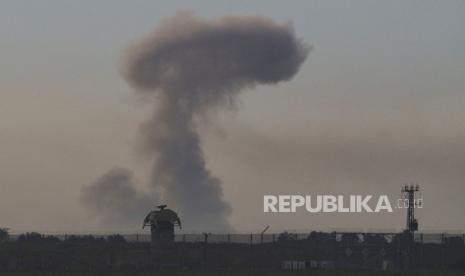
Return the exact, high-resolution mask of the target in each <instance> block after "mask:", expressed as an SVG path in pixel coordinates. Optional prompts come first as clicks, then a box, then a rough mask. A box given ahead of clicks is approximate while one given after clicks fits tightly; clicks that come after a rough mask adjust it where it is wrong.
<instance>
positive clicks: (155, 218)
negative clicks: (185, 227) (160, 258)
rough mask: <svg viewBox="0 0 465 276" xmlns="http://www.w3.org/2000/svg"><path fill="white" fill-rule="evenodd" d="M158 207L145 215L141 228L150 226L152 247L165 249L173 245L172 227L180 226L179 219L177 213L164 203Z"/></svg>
mask: <svg viewBox="0 0 465 276" xmlns="http://www.w3.org/2000/svg"><path fill="white" fill-rule="evenodd" d="M158 209H159V210H156V211H152V212H150V213H149V214H148V215H147V216H146V217H145V219H144V223H143V226H142V228H144V227H145V226H150V232H151V246H152V248H153V249H167V248H170V247H173V245H174V227H175V226H179V227H181V220H180V219H179V217H178V214H176V212H174V211H173V210H170V209H167V208H166V205H160V206H158Z"/></svg>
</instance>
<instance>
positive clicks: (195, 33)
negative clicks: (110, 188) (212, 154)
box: [123, 13, 308, 230]
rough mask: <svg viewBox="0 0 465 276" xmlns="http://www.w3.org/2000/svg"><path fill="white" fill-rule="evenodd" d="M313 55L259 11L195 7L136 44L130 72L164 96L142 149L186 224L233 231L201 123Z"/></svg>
mask: <svg viewBox="0 0 465 276" xmlns="http://www.w3.org/2000/svg"><path fill="white" fill-rule="evenodd" d="M307 53H308V48H307V47H306V46H305V45H304V44H303V43H302V42H301V41H300V39H298V38H297V37H296V36H295V34H294V31H293V29H292V27H291V26H290V25H280V24H277V23H275V22H273V21H272V20H270V19H267V18H262V17H256V16H248V17H236V16H229V17H223V18H220V19H217V20H213V21H205V20H202V19H199V18H197V17H194V16H193V15H192V14H189V13H178V14H177V15H176V16H174V17H172V18H169V19H167V20H164V21H163V22H162V23H161V24H160V26H159V27H158V28H156V29H155V30H154V31H153V33H151V34H149V35H147V36H146V37H145V38H143V39H142V40H141V41H140V42H139V43H138V44H136V45H134V46H133V47H132V48H130V49H129V51H128V54H127V56H126V59H125V62H124V65H123V75H124V78H125V79H126V80H127V82H128V83H129V84H130V85H131V86H132V87H133V88H134V89H135V90H136V91H138V92H139V93H142V94H145V95H153V96H154V98H155V102H156V109H155V112H154V115H153V117H152V119H151V120H150V121H148V122H147V123H145V124H144V125H143V128H142V136H143V145H142V148H143V149H144V151H145V152H146V153H148V154H150V155H152V156H153V157H154V167H153V174H152V179H151V186H152V187H153V188H155V189H156V190H157V191H160V190H161V191H162V192H163V202H164V203H167V204H168V205H169V206H171V207H173V208H176V210H177V211H179V213H180V215H181V217H182V219H183V220H184V223H183V224H184V225H186V227H189V228H194V229H206V228H208V229H213V230H226V229H228V228H229V224H228V222H227V217H228V215H229V214H230V212H231V207H230V205H229V204H228V203H227V202H225V201H224V200H223V195H222V189H221V181H220V180H219V179H218V178H216V177H213V176H212V175H211V174H210V172H209V171H208V170H207V168H206V166H205V160H204V156H203V152H202V147H201V140H200V138H199V134H198V132H197V127H196V123H198V122H199V121H201V120H205V118H206V116H207V115H208V113H209V111H211V110H218V109H221V108H228V107H231V106H233V105H234V102H235V98H236V95H237V94H238V93H239V92H240V91H242V90H244V89H245V88H251V87H253V86H255V85H257V84H274V83H277V82H280V81H286V80H289V79H290V78H292V77H293V76H294V75H295V73H296V72H297V71H298V69H299V67H300V65H301V64H302V62H303V61H304V60H305V58H306V56H307ZM138 215H139V216H140V215H143V213H142V214H138Z"/></svg>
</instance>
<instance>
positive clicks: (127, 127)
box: [0, 0, 465, 232]
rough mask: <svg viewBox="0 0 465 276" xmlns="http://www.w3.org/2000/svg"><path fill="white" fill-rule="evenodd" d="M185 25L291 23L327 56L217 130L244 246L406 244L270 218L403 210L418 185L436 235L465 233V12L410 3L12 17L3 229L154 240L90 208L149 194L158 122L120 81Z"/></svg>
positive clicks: (4, 49)
mask: <svg viewBox="0 0 465 276" xmlns="http://www.w3.org/2000/svg"><path fill="white" fill-rule="evenodd" d="M177 10H191V11H194V12H195V13H196V14H197V15H199V16H202V17H206V18H214V17H217V16H223V15H228V14H239V15H242V14H254V15H261V16H267V17H271V18H273V19H274V20H276V21H278V22H288V21H291V22H292V23H293V25H294V28H295V30H296V33H297V35H298V36H300V37H301V38H302V39H303V40H304V41H305V42H307V43H309V44H311V45H313V47H314V49H313V51H312V52H311V53H310V55H309V57H308V59H307V61H306V62H305V64H304V65H303V66H302V68H301V70H300V72H299V73H298V74H297V76H296V77H295V78H294V79H292V80H291V81H290V82H286V83H281V84H279V85H277V86H260V87H257V88H255V89H253V90H251V91H247V92H245V93H243V94H242V95H240V103H239V104H238V107H237V109H236V110H233V111H225V112H223V113H220V114H218V118H216V119H213V120H212V121H211V122H210V123H211V125H208V126H202V129H201V133H202V137H203V139H204V140H203V141H204V143H203V146H204V150H205V154H206V159H207V163H208V168H209V169H210V171H211V173H212V174H213V175H215V176H218V177H219V178H221V179H222V181H223V189H224V196H225V199H226V200H228V201H229V202H230V203H231V205H232V207H233V214H232V216H231V217H230V219H229V220H230V222H231V223H232V225H233V226H234V227H235V228H236V229H237V230H238V231H259V230H261V229H262V228H263V227H264V226H265V225H270V226H271V229H270V230H274V231H280V230H295V229H298V230H313V229H333V228H344V229H348V228H352V229H400V228H402V227H404V215H405V214H404V212H402V211H395V213H393V214H369V215H367V214H364V215H356V214H339V215H336V214H318V215H314V214H308V213H305V212H300V213H297V214H281V215H276V214H264V213H263V204H262V198H263V195H264V194H318V193H320V194H323V193H324V194H327V193H329V194H335V195H337V194H375V195H378V194H387V195H389V196H391V197H392V198H397V197H398V196H399V195H400V189H401V186H402V185H404V184H405V183H406V182H416V183H418V184H420V186H421V189H422V194H423V197H424V205H425V206H424V208H423V209H422V210H421V211H420V212H419V219H420V228H421V229H422V230H425V231H428V230H461V231H463V230H464V229H465V220H464V219H463V218H464V216H463V212H464V211H465V203H464V202H465V201H464V200H463V197H464V195H465V109H464V107H465V16H464V15H465V1H405V0H402V1H350V2H349V1H164V2H162V1H58V0H57V1H13V0H11V1H1V3H0V60H1V66H0V93H1V100H0V227H9V228H11V229H12V230H13V231H32V230H37V231H50V232H60V231H61V232H63V231H76V232H82V231H97V230H99V231H101V230H106V231H116V232H117V231H129V230H132V229H138V228H139V226H140V225H135V226H127V227H125V228H121V229H112V228H110V229H109V228H108V227H106V226H105V225H101V224H99V223H98V221H96V220H95V219H94V217H93V216H92V214H91V213H89V212H88V211H87V210H86V209H85V208H84V206H82V204H81V203H80V202H79V200H78V197H79V194H80V191H81V189H82V187H83V186H86V185H88V184H89V183H91V182H92V181H94V180H95V179H96V178H98V177H99V176H100V175H101V174H102V173H103V172H105V171H107V170H108V169H110V168H112V167H113V166H123V167H129V168H131V169H133V170H135V171H136V172H137V178H138V180H139V186H140V189H145V187H146V183H145V182H146V181H147V175H148V173H149V169H150V165H148V164H147V163H146V162H145V160H142V159H140V158H139V157H138V156H137V154H136V152H135V143H136V140H137V131H138V127H139V125H140V123H142V122H143V121H144V120H146V119H147V115H148V112H150V110H151V106H150V105H147V104H144V103H142V101H141V100H140V99H138V98H136V97H135V96H134V93H133V92H132V91H131V89H130V88H129V87H128V86H127V84H126V83H125V82H124V80H123V79H122V77H121V75H120V73H119V68H118V66H119V64H120V59H121V56H122V54H123V51H124V50H125V49H126V48H127V47H128V45H130V43H132V42H133V41H134V40H137V39H138V38H140V37H141V36H143V35H144V34H146V33H147V32H149V31H150V30H152V29H153V28H154V27H156V26H157V23H159V21H160V20H161V19H162V18H165V17H169V16H172V15H174V14H175V13H176V11H177ZM148 211H149V210H148ZM181 215H182V214H181ZM144 216H145V214H140V217H141V220H142V219H143V217H144ZM181 219H182V218H181ZM188 230H189V228H188V227H187V230H186V231H188Z"/></svg>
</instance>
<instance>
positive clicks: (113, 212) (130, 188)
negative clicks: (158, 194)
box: [81, 168, 154, 226]
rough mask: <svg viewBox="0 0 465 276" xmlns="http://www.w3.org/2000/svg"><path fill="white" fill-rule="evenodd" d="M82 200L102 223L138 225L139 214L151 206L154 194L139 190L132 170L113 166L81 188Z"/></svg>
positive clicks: (139, 221)
mask: <svg viewBox="0 0 465 276" xmlns="http://www.w3.org/2000/svg"><path fill="white" fill-rule="evenodd" d="M81 200H82V202H83V203H84V204H86V206H87V207H89V208H91V209H93V210H95V211H96V212H97V213H98V214H99V216H100V217H101V219H102V222H103V223H105V225H110V226H122V225H135V224H136V225H140V224H141V219H140V215H139V216H138V215H137V214H142V215H143V214H144V213H146V212H147V210H150V208H153V200H154V199H153V196H149V195H141V194H139V193H138V192H137V191H136V189H135V185H134V182H133V175H132V172H131V171H129V170H127V169H123V168H113V169H111V170H110V171H109V172H107V173H106V174H104V175H102V176H101V177H100V178H99V179H97V181H95V182H94V183H92V184H91V185H90V186H87V187H85V188H84V189H83V191H82V196H81Z"/></svg>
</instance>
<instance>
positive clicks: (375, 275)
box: [1, 270, 465, 276]
mask: <svg viewBox="0 0 465 276" xmlns="http://www.w3.org/2000/svg"><path fill="white" fill-rule="evenodd" d="M1 275H2V276H149V275H160V276H210V275H211V276H213V275H215V276H216V275H223V276H303V275H306V276H308V275H312V276H349V275H357V276H436V275H437V276H462V275H465V271H440V270H436V271H408V272H407V271H404V272H392V271H391V272H383V271H355V270H353V271H336V270H334V271H308V270H307V271H241V272H238V271H236V272H225V271H213V272H202V271H197V272H192V271H178V272H177V271H147V272H111V271H106V272H62V271H56V272H44V271H42V272H2V273H1Z"/></svg>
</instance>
